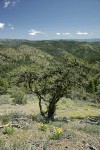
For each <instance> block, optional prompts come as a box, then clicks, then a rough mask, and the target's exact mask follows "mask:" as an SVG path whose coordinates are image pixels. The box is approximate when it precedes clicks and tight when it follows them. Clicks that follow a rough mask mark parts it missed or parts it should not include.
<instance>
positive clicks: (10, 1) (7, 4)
mask: <svg viewBox="0 0 100 150" xmlns="http://www.w3.org/2000/svg"><path fill="white" fill-rule="evenodd" d="M19 1H20V0H14V1H13V0H4V7H3V8H8V7H14V6H15V5H16V4H17V3H19Z"/></svg>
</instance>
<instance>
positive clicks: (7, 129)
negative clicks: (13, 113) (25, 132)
mask: <svg viewBox="0 0 100 150" xmlns="http://www.w3.org/2000/svg"><path fill="white" fill-rule="evenodd" d="M13 132H14V129H13V127H12V125H9V124H6V125H5V128H4V131H3V133H4V134H8V135H12V134H13Z"/></svg>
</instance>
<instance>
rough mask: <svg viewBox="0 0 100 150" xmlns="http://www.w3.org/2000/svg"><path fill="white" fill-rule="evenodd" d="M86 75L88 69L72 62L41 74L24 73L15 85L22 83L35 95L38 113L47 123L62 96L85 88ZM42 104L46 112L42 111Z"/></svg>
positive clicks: (51, 118)
mask: <svg viewBox="0 0 100 150" xmlns="http://www.w3.org/2000/svg"><path fill="white" fill-rule="evenodd" d="M87 73H88V68H86V67H85V66H84V65H80V64H79V63H78V62H76V61H73V62H70V63H67V64H66V66H62V67H59V68H55V69H49V71H46V72H45V73H42V74H36V73H34V72H25V73H23V74H21V75H20V76H19V78H18V80H17V84H19V83H21V82H24V86H25V87H27V88H29V89H30V90H31V91H32V92H33V93H35V94H36V95H37V97H38V99H39V108H40V113H41V115H42V116H44V117H45V118H46V119H47V120H48V121H49V120H53V119H54V115H55V111H56V107H57V103H58V101H59V100H60V99H61V98H62V97H63V96H64V95H66V94H67V93H69V92H71V90H74V89H75V88H77V89H78V88H81V87H84V88H86V86H87V81H88V77H87V76H88V75H87ZM43 102H45V104H46V111H43V107H42V105H43Z"/></svg>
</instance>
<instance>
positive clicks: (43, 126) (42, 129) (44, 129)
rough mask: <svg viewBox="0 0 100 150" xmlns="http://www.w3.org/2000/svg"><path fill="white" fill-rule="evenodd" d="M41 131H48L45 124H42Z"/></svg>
mask: <svg viewBox="0 0 100 150" xmlns="http://www.w3.org/2000/svg"><path fill="white" fill-rule="evenodd" d="M39 129H40V130H41V131H46V130H47V125H46V124H44V123H41V124H40V126H39Z"/></svg>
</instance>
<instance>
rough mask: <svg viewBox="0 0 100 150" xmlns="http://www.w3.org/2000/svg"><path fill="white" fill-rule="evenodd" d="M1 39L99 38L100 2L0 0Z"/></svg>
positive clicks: (91, 0) (86, 0)
mask: <svg viewBox="0 0 100 150" xmlns="http://www.w3.org/2000/svg"><path fill="white" fill-rule="evenodd" d="M0 38H19V39H30V40H42V39H75V38H77V39H79V38H83V39H87V38H100V0H0Z"/></svg>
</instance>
